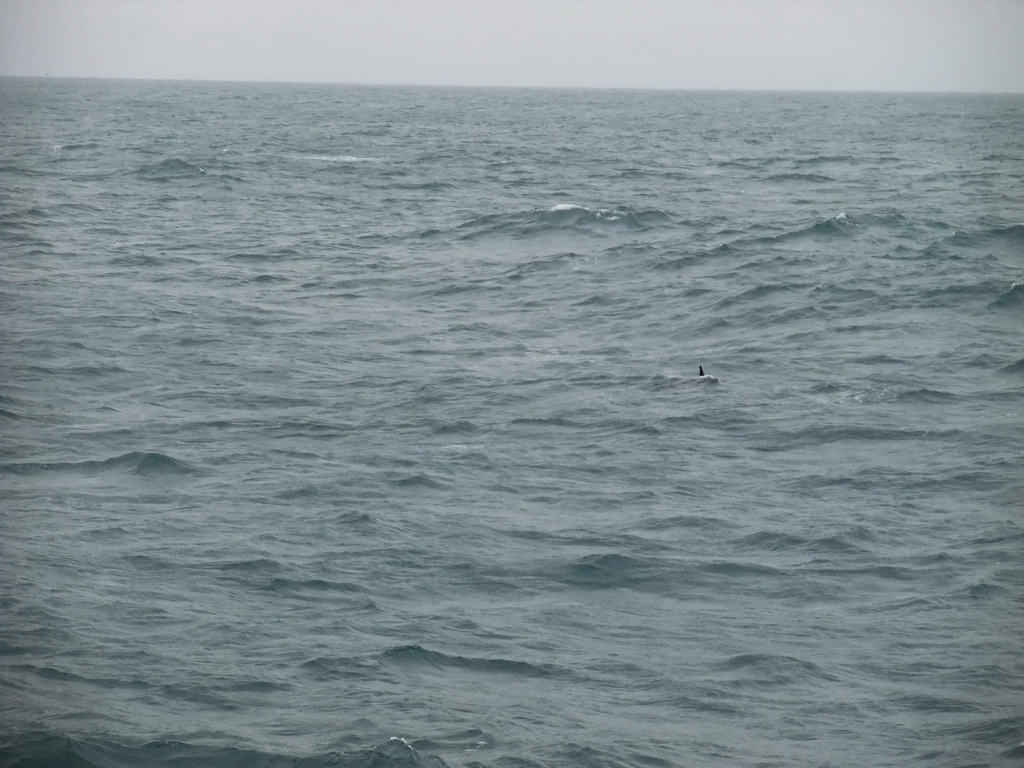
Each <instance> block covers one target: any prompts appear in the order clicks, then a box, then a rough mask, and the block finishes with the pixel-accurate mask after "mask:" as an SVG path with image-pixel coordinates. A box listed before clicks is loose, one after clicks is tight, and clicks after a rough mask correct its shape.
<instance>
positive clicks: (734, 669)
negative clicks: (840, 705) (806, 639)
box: [717, 653, 839, 687]
mask: <svg viewBox="0 0 1024 768" xmlns="http://www.w3.org/2000/svg"><path fill="white" fill-rule="evenodd" d="M717 671H718V673H719V676H720V677H725V678H726V679H728V680H729V681H730V683H731V684H732V685H734V686H737V687H750V686H752V687H764V686H767V685H771V686H776V685H792V684H794V683H801V684H807V683H813V682H823V683H829V682H835V681H837V680H838V679H839V678H838V677H836V676H835V675H833V674H831V673H829V672H826V671H825V670H824V669H822V668H821V667H819V666H818V665H817V664H814V663H812V662H810V661H803V660H801V659H797V658H793V657H792V656H779V655H775V654H768V653H748V654H740V655H738V656H733V657H732V658H730V659H727V660H726V661H724V662H722V663H720V664H718V666H717Z"/></svg>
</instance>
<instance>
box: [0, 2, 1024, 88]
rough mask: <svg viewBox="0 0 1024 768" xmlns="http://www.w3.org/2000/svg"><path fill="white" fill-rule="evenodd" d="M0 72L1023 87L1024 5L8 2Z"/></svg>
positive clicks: (1, 10)
mask: <svg viewBox="0 0 1024 768" xmlns="http://www.w3.org/2000/svg"><path fill="white" fill-rule="evenodd" d="M0 74H3V75H45V74H52V75H54V76H87V77H133V78H163V79H213V80H295V81H308V82H342V83H415V84H453V85H536V86H587V87H637V88H738V89H800V90H803V89H809V90H894V91H1012V92H1024V0H586V1H584V0H0Z"/></svg>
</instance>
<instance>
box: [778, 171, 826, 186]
mask: <svg viewBox="0 0 1024 768" xmlns="http://www.w3.org/2000/svg"><path fill="white" fill-rule="evenodd" d="M768 181H809V182H812V183H815V184H821V183H824V182H828V181H835V179H833V178H832V177H831V176H824V175H822V174H820V173H776V174H773V175H772V176H769V177H768Z"/></svg>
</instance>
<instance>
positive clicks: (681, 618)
mask: <svg viewBox="0 0 1024 768" xmlns="http://www.w3.org/2000/svg"><path fill="white" fill-rule="evenodd" d="M0 248H2V251H0V253H2V257H3V268H2V270H0V311H2V316H3V319H2V325H0V371H2V375H0V425H2V433H0V448H2V454H0V493H2V497H0V498H2V502H0V503H2V506H0V724H2V725H0V767H2V768H7V767H9V766H10V767H13V766H21V767H22V768H24V767H26V766H47V765H61V766H74V767H75V768H90V767H91V768H115V767H116V768H125V767H126V766H151V765H152V766H185V765H189V766H274V767H276V766H305V767H306V768H312V767H313V766H326V765H340V766H345V768H371V766H372V768H420V767H424V766H429V767H431V768H443V767H444V766H448V767H449V768H569V767H572V766H588V767H593V768H684V767H689V766H711V767H715V768H718V767H722V768H724V767H726V766H728V767H730V768H732V767H733V766H750V767H754V766H757V767H758V768H769V767H774V766H778V767H779V768H783V767H785V768H812V767H813V768H818V767H826V766H827V767H829V768H840V767H842V768H864V767H865V766H872V767H882V766H894V767H895V766H900V767H903V766H908V765H921V766H949V767H950V768H952V767H953V766H957V767H958V768H962V767H963V766H1019V765H1021V764H1022V763H1024V707H1022V704H1024V657H1022V654H1021V629H1022V627H1024V621H1022V619H1024V615H1022V614H1024V610H1022V609H1024V571H1022V567H1021V566H1022V557H1021V551H1022V545H1024V520H1022V512H1024V469H1022V467H1024V439H1022V438H1024V430H1022V410H1024V336H1022V329H1024V96H1020V95H1016V96H1012V95H924V94H841V93H725V92H678V91H676V92H672V91H596V90H595V91H586V90H530V89H522V90H517V89H443V88H400V87H392V88H383V87H356V86H328V85H297V84H290V85H287V84H243V83H186V82H153V81H149V82H142V81H100V80H63V79H49V78H47V79H0ZM699 366H702V367H703V370H704V371H705V373H706V374H707V375H705V376H703V377H701V376H699V375H698V367H699Z"/></svg>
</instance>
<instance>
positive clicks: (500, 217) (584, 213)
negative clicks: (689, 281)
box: [457, 204, 672, 240]
mask: <svg viewBox="0 0 1024 768" xmlns="http://www.w3.org/2000/svg"><path fill="white" fill-rule="evenodd" d="M671 221H672V217H671V216H670V215H669V214H668V213H666V212H665V211H662V210H659V209H657V208H631V207H628V206H620V207H616V208H587V207H586V206H582V205H574V204H560V205H556V206H554V207H552V208H547V209H534V210H530V211H519V212H516V213H494V214H487V215H484V216H478V217H476V218H474V219H470V220H469V221H467V222H464V223H463V224H461V225H459V226H458V228H457V229H458V231H459V232H460V233H461V234H460V235H459V239H461V240H474V239H477V238H485V237H495V236H499V237H516V238H519V237H536V236H539V235H545V234H552V233H558V232H576V233H585V234H592V235H601V234H607V233H609V232H613V231H620V232H621V231H626V232H643V231H646V230H650V229H654V228H656V227H663V226H666V225H668V224H670V223H671Z"/></svg>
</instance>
